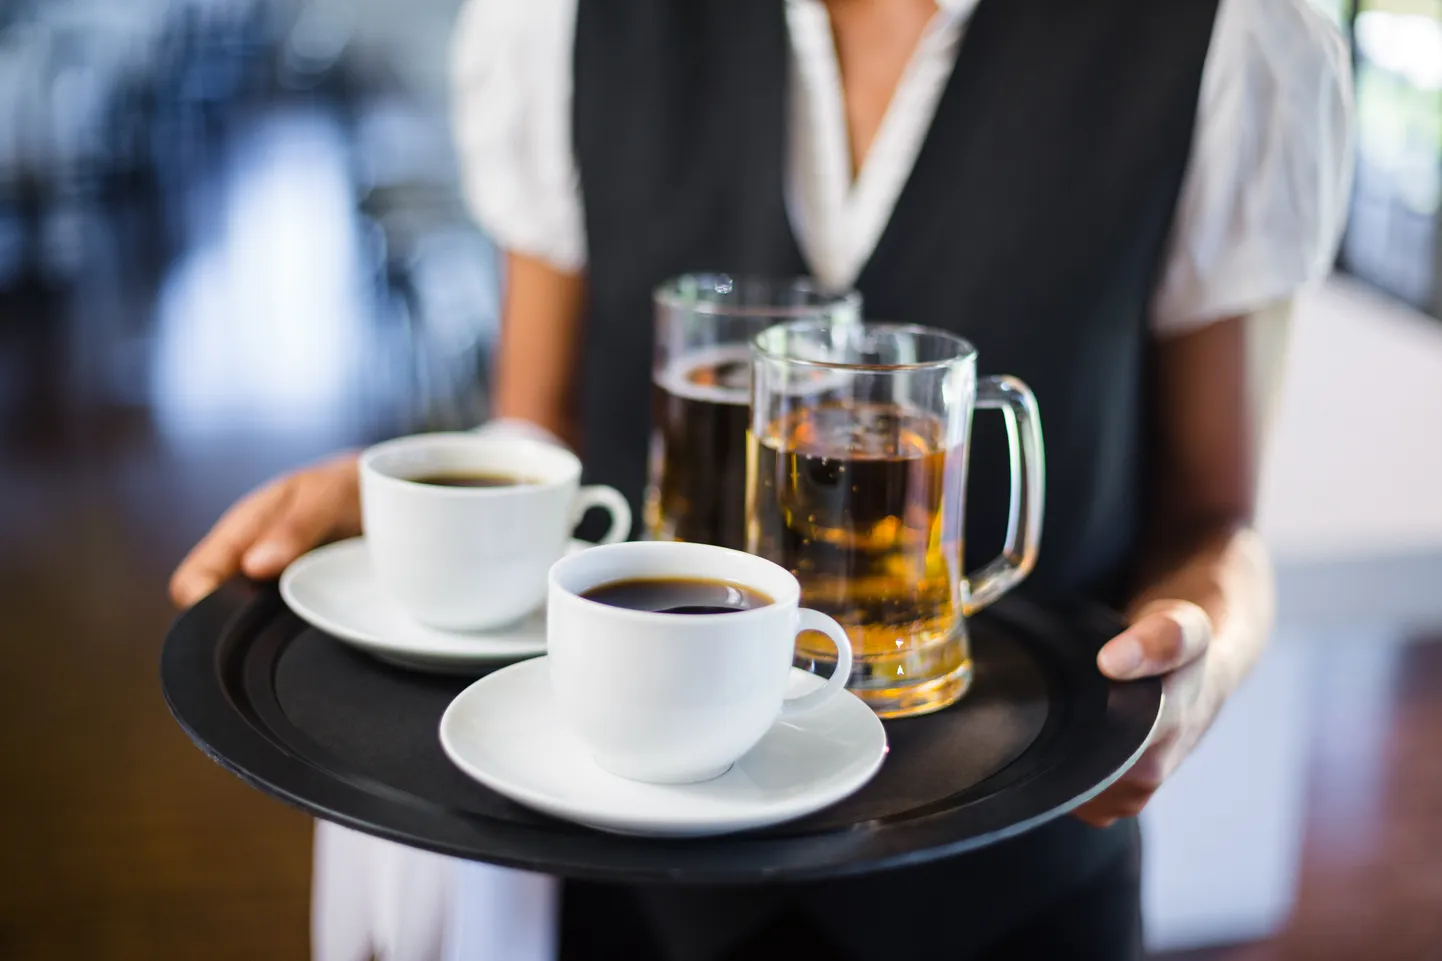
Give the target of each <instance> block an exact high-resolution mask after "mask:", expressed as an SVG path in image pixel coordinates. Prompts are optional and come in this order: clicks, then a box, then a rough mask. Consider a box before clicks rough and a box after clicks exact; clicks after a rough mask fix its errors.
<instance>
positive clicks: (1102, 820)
mask: <svg viewBox="0 0 1442 961" xmlns="http://www.w3.org/2000/svg"><path fill="white" fill-rule="evenodd" d="M1171 754H1172V751H1171V745H1170V744H1168V743H1156V744H1153V745H1152V746H1151V747H1149V748H1147V750H1146V752H1145V753H1144V754H1142V756H1141V757H1140V758H1139V759H1138V760H1137V763H1136V764H1134V765H1132V767H1131V768H1130V769H1129V770H1128V771H1127V772H1126V774H1124V775H1122V776H1121V778H1120V779H1118V780H1117V782H1116V783H1115V784H1112V785H1111V786H1110V787H1108V788H1107V789H1106V790H1105V791H1103V792H1102V793H1101V794H1098V795H1097V796H1096V797H1094V798H1092V799H1091V800H1090V801H1088V802H1086V803H1085V804H1083V805H1082V806H1081V807H1079V808H1077V809H1076V811H1075V812H1074V813H1075V814H1076V816H1077V817H1078V818H1080V819H1081V820H1082V821H1085V822H1086V823H1087V824H1090V825H1091V826H1092V827H1094V828H1104V827H1107V826H1109V825H1111V824H1112V823H1113V822H1114V821H1116V820H1118V819H1120V818H1134V817H1136V816H1137V815H1139V814H1141V813H1142V809H1143V808H1145V807H1146V806H1147V802H1149V801H1150V800H1151V799H1152V795H1154V794H1156V793H1157V789H1158V788H1160V787H1161V786H1162V782H1164V781H1165V780H1166V779H1167V774H1168V770H1167V769H1168V768H1169V767H1170V765H1171Z"/></svg>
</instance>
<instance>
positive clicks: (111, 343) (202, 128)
mask: <svg viewBox="0 0 1442 961" xmlns="http://www.w3.org/2000/svg"><path fill="white" fill-rule="evenodd" d="M457 6H458V0H405V2H401V0H124V2H119V0H0V637H3V641H4V650H5V655H6V658H7V671H6V675H5V677H6V682H7V683H6V684H5V695H4V697H3V699H0V747H3V755H0V757H3V764H0V797H3V801H0V823H3V825H4V839H3V843H4V851H5V865H6V870H5V872H4V873H3V875H0V957H3V958H6V959H17V961H18V959H40V958H44V959H51V958H97V959H121V958H125V959H128V958H148V959H157V958H158V959H170V958H176V959H180V958H195V957H205V958H212V959H226V958H268V959H287V958H295V959H300V958H304V957H305V956H306V953H307V951H306V943H307V920H306V919H307V897H308V885H309V856H310V848H309V844H310V823H309V821H308V819H307V818H306V817H304V816H303V815H301V814H299V813H298V812H296V811H293V810H290V809H288V808H286V807H284V806H282V805H281V804H280V803H278V802H275V801H271V800H269V799H267V798H265V797H263V796H261V795H260V794H259V793H257V792H255V791H252V790H250V789H248V788H246V787H244V786H243V785H241V783H240V782H238V781H237V780H235V779H234V778H233V777H231V776H230V775H228V774H225V773H224V772H222V771H221V770H220V769H219V768H218V767H216V766H215V765H213V764H211V762H209V761H208V760H206V759H205V758H204V757H203V756H202V755H201V753H200V752H199V751H197V750H195V748H194V747H192V746H191V745H190V743H189V742H188V741H187V739H186V738H185V735H184V734H183V733H182V732H181V731H180V729H179V728H178V727H177V726H176V725H175V724H174V723H173V722H172V721H171V720H170V718H169V716H168V714H167V713H166V710H165V706H164V704H163V702H162V700H161V697H160V693H159V688H158V684H157V682H156V663H157V656H158V651H159V647H160V643H161V640H162V638H163V635H164V633H165V631H166V629H167V627H168V625H169V623H170V620H171V617H172V613H171V611H170V609H169V607H168V603H167V601H166V598H165V593H164V584H165V580H166V577H167V575H168V572H169V570H170V569H171V567H172V566H173V565H174V563H175V562H176V561H177V560H178V558H179V557H180V556H181V555H182V553H183V552H184V550H185V549H186V548H187V547H188V546H189V545H190V544H191V543H193V541H194V540H195V539H196V538H197V537H198V536H199V535H200V534H201V533H202V532H203V531H204V530H205V528H206V527H207V526H208V525H209V523H210V522H211V521H212V520H213V519H214V518H215V517H216V515H217V514H218V513H219V512H220V511H221V510H222V509H223V508H224V507H225V506H227V505H228V504H229V503H230V502H231V501H232V500H233V499H234V498H235V497H236V496H237V495H239V494H240V493H241V492H243V491H244V490H246V489H248V488H250V487H252V486H254V485H255V484H256V483H258V482H260V481H261V480H263V479H264V478H266V477H268V476H270V475H272V474H274V473H276V472H277V471H280V470H282V469H285V468H289V467H293V466H295V465H297V464H299V463H302V462H304V461H306V460H308V459H310V458H314V457H317V456H319V455H321V454H324V453H327V452H330V451H333V450H335V449H337V448H340V447H345V446H354V445H359V444H363V443H366V442H368V441H370V440H373V439H376V438H379V437H383V436H387V435H392V434H396V433H400V432H406V431H413V430H420V429H435V428H445V427H460V426H469V425H472V424H474V423H476V422H478V421H479V420H481V419H483V418H484V417H485V414H486V411H485V396H486V383H485V366H486V365H485V359H486V356H487V352H488V350H489V347H490V344H491V343H492V341H493V339H494V336H495V330H496V290H497V277H496V273H495V263H494V257H493V252H492V249H491V247H490V245H489V244H488V243H487V241H486V239H485V238H484V237H483V236H481V235H480V234H479V233H478V232H477V230H476V229H475V228H474V227H473V225H472V224H471V223H470V221H469V220H468V218H467V216H466V214H465V212H464V210H463V207H462V205H461V203H460V200H459V190H458V185H457V178H456V170H455V162H454V156H453V153H452V147H451V141H450V134H449V125H448V122H447V105H446V89H445V88H446V83H445V80H446V52H447V39H448V34H449V30H450V25H451V21H452V19H453V18H454V15H455V12H456V7H457ZM1327 9H1328V12H1329V13H1330V14H1331V15H1333V16H1334V17H1335V18H1336V19H1337V22H1338V23H1339V25H1340V26H1341V27H1342V29H1343V30H1344V31H1345V32H1346V34H1347V36H1348V37H1349V39H1350V40H1351V42H1352V45H1353V49H1354V56H1355V62H1356V67H1357V75H1356V97H1357V105H1358V130H1359V141H1358V158H1357V176H1356V185H1355V191H1354V196H1353V199H1352V214H1351V226H1350V228H1349V230H1348V232H1347V235H1346V237H1345V240H1344V243H1343V248H1342V252H1341V255H1340V257H1339V262H1338V265H1337V273H1336V275H1335V277H1334V278H1332V279H1331V280H1330V281H1329V282H1328V283H1327V284H1326V285H1325V286H1324V287H1322V288H1321V289H1319V290H1317V291H1314V292H1311V293H1309V294H1307V295H1306V296H1305V297H1303V298H1302V299H1301V301H1299V303H1298V304H1297V306H1296V312H1295V326H1294V330H1293V336H1292V343H1291V351H1290V354H1289V358H1288V378H1287V384H1286V388H1285V390H1284V395H1283V397H1282V401H1281V408H1280V412H1279V414H1278V418H1277V422H1276V424H1275V429H1274V433H1273V435H1272V440H1271V443H1270V445H1269V449H1268V451H1267V457H1266V467H1265V475H1264V477H1265V480H1264V492H1263V515H1262V518H1261V523H1262V526H1263V528H1264V531H1265V533H1266V534H1267V535H1268V537H1269V539H1270V541H1271V543H1272V544H1273V547H1274V549H1275V551H1276V553H1277V557H1278V563H1279V568H1280V583H1281V594H1282V608H1281V611H1282V613H1281V623H1280V627H1279V631H1278V638H1277V642H1276V644H1275V645H1274V646H1273V648H1272V649H1271V651H1269V653H1268V655H1267V657H1266V659H1265V660H1264V662H1263V664H1262V665H1261V666H1260V668H1259V669H1258V671H1257V672H1256V674H1255V675H1254V676H1253V677H1252V678H1251V679H1250V680H1249V682H1248V684H1247V686H1246V687H1245V688H1244V689H1243V691H1242V692H1241V693H1240V694H1239V696H1238V697H1237V699H1236V701H1235V703H1234V704H1233V705H1232V706H1230V707H1229V709H1228V711H1227V712H1226V713H1225V714H1224V715H1223V717H1222V720H1221V722H1220V723H1219V725H1218V727H1217V728H1216V729H1215V730H1214V732H1213V733H1212V734H1211V735H1209V737H1208V739H1207V741H1206V742H1204V744H1203V747H1202V749H1201V750H1200V751H1199V752H1198V754H1197V755H1196V756H1194V757H1193V759H1191V760H1190V761H1189V762H1188V764H1187V765H1186V766H1185V767H1184V768H1183V769H1182V771H1181V772H1180V773H1179V775H1178V776H1177V777H1176V779H1175V780H1174V781H1173V782H1172V783H1171V784H1169V785H1168V787H1167V789H1166V790H1165V791H1163V792H1162V794H1161V795H1160V796H1159V797H1158V799H1157V802H1156V803H1155V804H1154V805H1153V808H1152V809H1151V810H1149V811H1148V815H1147V818H1146V829H1147V844H1148V858H1149V860H1148V865H1147V872H1148V873H1147V878H1146V884H1147V889H1146V897H1147V909H1148V917H1149V933H1148V937H1149V941H1150V942H1151V946H1152V948H1153V949H1154V950H1155V952H1156V953H1157V954H1158V956H1159V957H1169V958H1192V959H1194V961H1201V959H1249V961H1259V959H1283V958H1285V959H1295V958H1307V959H1312V958H1316V959H1329V958H1339V959H1341V958H1346V959H1356V958H1368V959H1382V961H1386V959H1397V961H1413V959H1415V961H1423V959H1433V961H1435V959H1437V958H1442V319H1439V318H1442V242H1439V230H1442V0H1385V2H1383V0H1377V2H1366V3H1360V4H1357V5H1352V4H1345V3H1335V4H1329V5H1328V6H1327Z"/></svg>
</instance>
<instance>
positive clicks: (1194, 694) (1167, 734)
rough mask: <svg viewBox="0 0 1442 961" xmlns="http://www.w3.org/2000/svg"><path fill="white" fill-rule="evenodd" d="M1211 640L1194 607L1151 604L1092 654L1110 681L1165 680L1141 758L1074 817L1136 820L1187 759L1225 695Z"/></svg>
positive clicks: (1103, 822) (1096, 821)
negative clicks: (1159, 708)
mask: <svg viewBox="0 0 1442 961" xmlns="http://www.w3.org/2000/svg"><path fill="white" fill-rule="evenodd" d="M1211 641H1212V621H1211V618H1210V617H1208V616H1207V613H1206V611H1204V610H1202V609H1201V608H1200V607H1198V606H1197V605H1196V604H1193V603H1192V602H1191V601H1176V600H1168V601H1153V602H1152V603H1150V604H1147V605H1146V606H1145V607H1143V608H1142V609H1141V610H1140V611H1139V612H1138V614H1137V617H1136V619H1135V620H1134V621H1133V622H1132V625H1131V627H1129V628H1127V629H1126V630H1125V631H1123V632H1122V633H1120V634H1118V635H1117V636H1116V637H1114V638H1112V639H1111V640H1110V641H1108V642H1107V643H1106V645H1105V646H1104V647H1103V648H1102V649H1101V650H1100V651H1099V652H1098V653H1097V667H1099V668H1100V669H1101V672H1102V673H1103V674H1105V675H1106V676H1107V677H1110V678H1112V679H1113V680H1117V681H1128V680H1133V679H1135V678H1141V677H1156V676H1158V675H1161V676H1164V677H1165V680H1164V681H1163V682H1162V683H1163V691H1164V692H1165V696H1164V699H1163V702H1162V716H1161V718H1160V719H1159V720H1158V722H1157V726H1156V729H1155V730H1153V731H1152V736H1151V740H1150V741H1149V742H1148V744H1147V749H1146V751H1145V753H1143V754H1142V756H1141V758H1140V759H1138V761H1137V763H1136V764H1134V765H1133V766H1132V767H1131V769H1130V770H1128V771H1127V773H1126V774H1124V775H1122V777H1121V778H1120V779H1119V780H1118V781H1117V782H1116V783H1115V784H1113V785H1112V786H1111V787H1109V788H1107V789H1106V790H1105V791H1103V792H1102V793H1101V794H1099V795H1097V796H1096V797H1095V798H1092V799H1091V800H1090V801H1088V802H1087V803H1086V804H1083V805H1082V806H1081V807H1080V808H1078V809H1077V811H1076V816H1077V817H1079V818H1081V819H1082V820H1083V821H1085V822H1086V823H1087V824H1090V825H1092V826H1093V827H1099V828H1100V827H1106V826H1107V825H1109V824H1111V823H1112V822H1113V821H1116V820H1117V819H1118V818H1126V817H1135V816H1136V815H1138V814H1140V813H1141V810H1142V808H1144V807H1146V805H1147V802H1148V801H1150V800H1151V797H1152V795H1153V794H1155V793H1156V790H1157V788H1159V787H1161V786H1162V782H1163V781H1165V780H1166V779H1167V778H1168V777H1169V776H1170V775H1171V773H1172V772H1173V771H1174V770H1176V768H1177V765H1178V764H1180V763H1181V762H1182V760H1183V759H1184V758H1185V757H1186V756H1187V755H1188V754H1189V753H1191V750H1192V748H1193V747H1195V746H1196V743H1197V741H1198V740H1199V739H1200V738H1201V736H1202V735H1203V734H1204V733H1206V730H1207V728H1208V727H1210V726H1211V723H1212V719H1213V718H1214V717H1216V714H1217V711H1218V710H1219V709H1220V708H1221V706H1222V702H1223V701H1225V700H1226V698H1227V695H1229V694H1230V693H1231V690H1230V684H1228V683H1227V682H1226V679H1225V676H1224V672H1223V671H1222V670H1221V666H1220V663H1219V659H1218V657H1217V652H1216V651H1215V650H1214V649H1213V648H1212V647H1211Z"/></svg>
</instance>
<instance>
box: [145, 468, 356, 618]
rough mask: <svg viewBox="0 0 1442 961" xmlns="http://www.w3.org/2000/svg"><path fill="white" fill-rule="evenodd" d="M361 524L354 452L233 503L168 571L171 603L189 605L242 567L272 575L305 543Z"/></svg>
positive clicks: (303, 549) (329, 537)
mask: <svg viewBox="0 0 1442 961" xmlns="http://www.w3.org/2000/svg"><path fill="white" fill-rule="evenodd" d="M360 529H361V518H360V478H359V474H358V473H357V468H356V455H355V454H342V455H340V456H338V457H335V458H333V459H331V460H328V461H325V462H324V463H321V464H317V465H315V466H313V467H307V468H305V469H303V470H299V471H296V472H295V473H293V474H287V475H285V476H283V477H278V478H276V479H275V480H273V481H270V482H269V483H267V484H265V486H263V487H261V488H259V489H257V490H255V491H252V492H251V493H249V494H247V495H246V496H245V497H243V498H241V499H240V500H239V501H237V502H236V503H235V505H234V506H233V507H231V509H230V510H228V511H226V512H225V515H224V516H222V517H221V518H220V520H219V521H217V522H216V524H215V526H214V527H212V528H211V529H210V533H209V534H206V535H205V537H204V539H203V540H201V542H200V543H199V544H197V545H195V547H194V548H193V549H192V550H191V552H190V553H189V554H187V555H186V557H185V560H183V561H181V562H180V566H179V567H177V568H176V569H175V573H174V574H173V575H171V578H170V597H171V600H173V601H174V602H175V604H176V606H177V607H189V606H190V605H192V604H194V603H195V602H196V601H198V600H200V599H201V598H202V597H205V596H206V595H207V594H209V593H210V592H211V591H213V590H215V589H216V587H218V586H219V585H220V583H221V581H224V580H225V579H226V578H229V577H231V576H232V575H234V574H236V573H239V572H241V571H244V572H245V574H246V575H248V576H250V577H254V578H256V579H268V578H273V577H278V576H279V575H280V572H281V571H283V570H285V567H286V565H287V564H289V563H290V562H291V561H293V560H295V559H296V558H297V557H299V556H300V555H302V554H304V553H305V552H306V551H308V550H310V549H311V548H312V547H315V546H316V545H318V544H321V543H324V542H326V541H330V540H336V539H338V538H342V537H352V536H354V535H356V534H359V533H360Z"/></svg>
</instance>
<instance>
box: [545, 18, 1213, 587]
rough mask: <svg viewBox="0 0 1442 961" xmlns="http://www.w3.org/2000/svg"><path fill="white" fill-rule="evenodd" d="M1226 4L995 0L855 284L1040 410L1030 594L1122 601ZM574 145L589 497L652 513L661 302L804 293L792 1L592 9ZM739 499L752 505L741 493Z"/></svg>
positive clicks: (985, 528) (972, 28)
mask: <svg viewBox="0 0 1442 961" xmlns="http://www.w3.org/2000/svg"><path fill="white" fill-rule="evenodd" d="M1216 4H1217V0H1164V2H1163V0H1085V2H1080V0H982V2H981V3H980V5H979V6H978V8H977V10H976V12H975V13H974V15H973V17H972V19H971V22H970V23H969V25H968V26H967V28H966V33H965V37H964V40H963V42H962V48H961V51H960V54H959V57H958V60H957V65H956V68H955V71H954V72H953V74H952V76H951V79H950V81H949V82H948V84H947V86H946V89H945V91H944V93H943V95H942V97H941V101H940V103H939V105H938V107H937V111H936V116H935V119H934V121H933V123H932V126H931V130H930V132H929V134H928V136H927V139H926V142H925V144H924V146H923V148H922V150H921V153H920V156H919V157H918V159H917V162H916V166H915V168H914V170H913V171H912V174H911V176H910V179H909V180H908V181H907V183H906V185H905V187H904V189H903V191H902V193H901V196H900V198H899V200H898V202H897V205H896V208H895V211H894V213H893V215H892V218H891V222H890V223H889V224H888V225H887V227H886V230H885V231H884V233H883V235H882V237H881V240H880V243H879V244H878V245H877V248H876V250H875V252H874V254H873V255H872V257H871V259H870V261H869V262H868V263H867V264H866V266H865V268H864V270H863V271H862V273H861V276H860V278H859V280H858V283H857V287H858V288H859V289H860V290H861V292H862V295H863V297H864V298H865V312H866V315H867V316H868V317H871V318H877V319H887V320H897V321H903V322H907V323H920V324H927V325H930V326H933V327H941V328H945V329H947V330H951V331H954V332H956V333H959V334H962V335H963V336H965V337H966V338H967V339H969V340H970V341H971V342H972V343H973V344H975V345H976V347H977V349H978V351H979V353H980V368H981V370H982V372H983V373H1008V374H1015V375H1017V376H1018V377H1020V378H1022V379H1023V380H1025V381H1026V382H1027V383H1028V384H1029V385H1030V386H1031V388H1032V389H1033V390H1034V391H1035V392H1036V396H1037V401H1038V405H1039V407H1040V409H1041V417H1042V424H1043V428H1044V434H1045V441H1046V459H1047V507H1046V523H1045V527H1044V535H1043V542H1042V548H1041V554H1040V560H1039V562H1038V565H1037V569H1036V571H1035V573H1034V574H1033V575H1032V579H1031V585H1030V586H1032V587H1033V588H1038V589H1042V590H1065V591H1081V592H1084V593H1087V594H1090V595H1093V596H1097V597H1102V598H1105V599H1110V600H1116V599H1117V594H1118V593H1119V591H1120V589H1121V587H1122V586H1123V584H1124V581H1125V578H1126V577H1127V575H1128V573H1129V567H1130V562H1131V560H1132V557H1133V554H1134V553H1135V550H1136V544H1137V540H1138V536H1139V527H1140V523H1141V519H1142V516H1143V511H1144V508H1145V505H1144V503H1143V499H1144V488H1143V483H1142V482H1143V476H1144V474H1145V472H1146V470H1147V468H1148V463H1147V461H1148V456H1147V454H1148V443H1147V417H1146V413H1147V411H1146V406H1145V396H1146V384H1145V382H1146V377H1147V367H1148V365H1147V353H1148V351H1147V341H1148V337H1147V316H1148V304H1149V300H1150V297H1151V292H1152V289H1153V286H1154V285H1155V282H1156V279H1157V274H1158V269H1159V265H1160V262H1161V258H1162V255H1163V252H1164V248H1165V245H1166V241H1167V237H1168V233H1169V228H1170V225H1171V222H1172V217H1173V212H1174V209H1175V207H1176V201H1177V195H1178V192H1179V188H1180V185H1181V182H1182V176H1183V173H1184V171H1185V168H1186V164H1187V158H1188V155H1189V151H1190V145H1191V138H1192V130H1193V125H1194V123H1195V115H1196V106H1197V97H1198V94H1199V89H1200V83H1201V74H1202V65H1203V62H1204V60H1205V57H1206V52H1207V48H1208V44H1209V41H1210V36H1211V24H1212V20H1213V17H1214V15H1215V10H1216ZM578 14H579V15H578V21H577V26H576V41H575V97H574V102H573V104H574V107H573V109H574V117H573V122H574V146H575V152H576V157H577V161H578V165H579V169H580V178H581V190H582V194H583V197H584V207H585V224H586V235H587V238H588V245H589V251H590V268H589V283H590V309H589V315H588V317H587V320H586V347H585V360H584V361H583V364H582V368H583V369H582V371H581V383H580V399H581V404H580V410H581V418H582V421H581V422H582V437H583V443H584V456H585V459H586V463H587V467H588V474H589V477H590V479H592V480H593V481H595V482H599V483H607V484H612V485H614V486H616V487H618V488H620V489H621V491H623V492H624V493H625V494H626V495H627V497H629V498H630V499H631V500H632V502H633V504H638V503H639V499H640V495H641V490H642V486H643V484H644V470H645V460H646V450H647V435H648V429H649V410H650V407H649V393H648V392H649V387H650V364H651V345H652V323H653V320H652V310H651V305H650V294H651V290H652V288H653V287H654V286H655V285H656V284H657V283H659V282H660V281H661V280H663V279H665V278H666V277H668V276H671V275H674V274H679V273H683V272H686V271H697V270H705V271H728V272H732V273H761V274H770V275H778V276H786V275H791V274H803V273H806V272H807V268H806V265H805V263H804V261H803V260H802V258H801V255H800V253H799V252H798V249H797V246H796V243H795V240H794V239H793V237H792V233H791V229H790V226H789V223H788V220H787V216H786V208H785V202H784V199H783V186H782V184H783V169H784V167H783V165H784V155H785V143H786V137H785V127H786V104H787V96H786V77H787V66H786V65H787V44H788V38H787V34H786V24H785V20H784V5H783V2H782V0H624V2H620V0H606V2H588V0H582V2H581V3H580V5H579V11H578ZM1006 465H1007V457H1006V448H1005V435H1004V432H1003V431H1002V428H1001V418H1000V417H998V416H997V415H995V414H993V413H986V412H983V413H982V414H979V415H978V416H977V417H976V419H975V430H974V433H973V442H972V451H971V479H970V483H969V485H968V491H967V498H968V508H967V519H966V540H967V545H968V550H969V554H970V556H969V558H968V561H969V564H968V566H971V567H974V566H975V565H976V564H977V563H979V562H980V561H982V560H984V559H985V558H986V557H987V556H989V555H994V554H995V553H996V551H997V549H998V547H999V546H1000V543H1001V539H1002V532H1003V531H1004V529H1005V517H1006V497H1007V485H1008V483H1009V479H1008V477H1007V473H1006V471H1007V466H1006ZM738 496H740V493H739V492H738Z"/></svg>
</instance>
